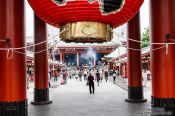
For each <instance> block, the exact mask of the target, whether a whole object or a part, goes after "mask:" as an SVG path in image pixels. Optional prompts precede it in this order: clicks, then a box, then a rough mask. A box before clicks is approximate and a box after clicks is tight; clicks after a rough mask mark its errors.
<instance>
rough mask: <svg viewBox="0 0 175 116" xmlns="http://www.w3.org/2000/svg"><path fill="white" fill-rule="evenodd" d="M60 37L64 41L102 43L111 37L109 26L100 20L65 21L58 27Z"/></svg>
mask: <svg viewBox="0 0 175 116" xmlns="http://www.w3.org/2000/svg"><path fill="white" fill-rule="evenodd" d="M64 29H65V31H64V32H63V33H61V34H60V38H61V39H62V40H63V41H65V42H77V43H93V42H97V43H102V42H107V41H110V40H111V38H112V32H111V26H110V25H108V24H104V23H100V22H88V21H83V22H75V23H67V24H65V25H63V26H61V28H60V32H62V31H63V30H64Z"/></svg>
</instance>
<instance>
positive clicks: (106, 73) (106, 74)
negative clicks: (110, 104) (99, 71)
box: [105, 70, 108, 82]
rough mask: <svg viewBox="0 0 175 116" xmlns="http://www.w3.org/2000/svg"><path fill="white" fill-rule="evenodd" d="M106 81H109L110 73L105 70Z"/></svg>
mask: <svg viewBox="0 0 175 116" xmlns="http://www.w3.org/2000/svg"><path fill="white" fill-rule="evenodd" d="M105 80H106V82H107V81H108V71H107V70H105Z"/></svg>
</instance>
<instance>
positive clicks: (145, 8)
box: [25, 0, 149, 37]
mask: <svg viewBox="0 0 175 116" xmlns="http://www.w3.org/2000/svg"><path fill="white" fill-rule="evenodd" d="M148 1H149V0H145V1H144V4H143V5H142V7H141V9H140V18H141V19H140V20H141V32H142V33H143V32H144V28H147V27H148V26H149V3H148ZM25 10H26V15H25V16H26V17H25V19H26V20H25V21H26V37H29V36H33V29H34V24H33V11H32V9H31V7H30V6H29V4H28V3H27V0H26V3H25ZM51 32H52V30H50V31H49V33H51Z"/></svg>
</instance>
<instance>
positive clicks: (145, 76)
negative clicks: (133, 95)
mask: <svg viewBox="0 0 175 116" xmlns="http://www.w3.org/2000/svg"><path fill="white" fill-rule="evenodd" d="M142 77H143V80H144V86H145V87H146V82H147V72H146V70H143V71H142Z"/></svg>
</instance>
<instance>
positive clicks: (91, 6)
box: [28, 0, 144, 27]
mask: <svg viewBox="0 0 175 116" xmlns="http://www.w3.org/2000/svg"><path fill="white" fill-rule="evenodd" d="M55 1H64V0H28V2H29V4H30V5H31V7H32V8H33V10H34V11H35V13H36V14H37V15H38V16H39V17H40V18H41V19H43V20H44V21H45V22H47V23H49V24H51V25H53V26H56V27H60V26H61V25H64V24H66V23H69V22H79V21H96V22H102V23H107V24H110V25H111V26H112V27H117V26H120V25H122V24H124V23H126V22H127V21H129V20H130V19H131V18H132V17H133V16H134V15H135V14H136V13H137V12H138V10H139V8H140V7H141V5H142V3H143V1H144V0H122V1H123V2H124V4H123V5H122V8H121V9H120V11H117V12H113V13H110V14H108V15H103V14H102V13H101V11H100V4H99V2H98V1H104V0H67V1H68V2H67V3H65V4H63V5H59V4H58V3H56V2H55ZM89 1H92V2H89ZM106 1H107V0H106ZM116 1H117V0H116ZM118 1H121V0H118ZM114 5H115V4H114Z"/></svg>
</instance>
